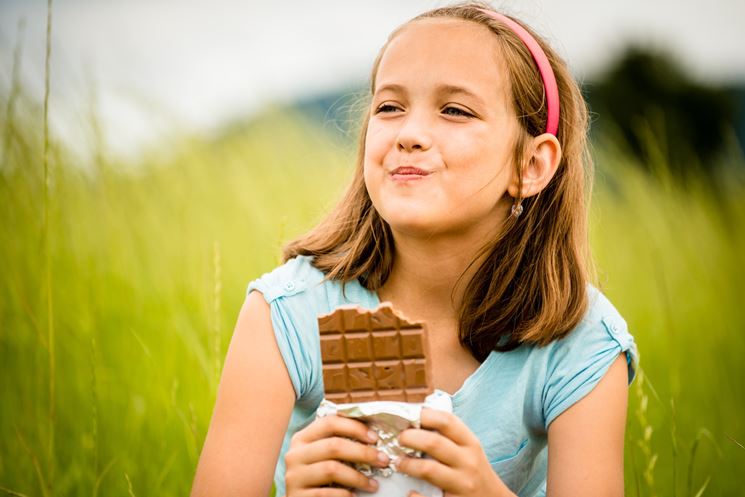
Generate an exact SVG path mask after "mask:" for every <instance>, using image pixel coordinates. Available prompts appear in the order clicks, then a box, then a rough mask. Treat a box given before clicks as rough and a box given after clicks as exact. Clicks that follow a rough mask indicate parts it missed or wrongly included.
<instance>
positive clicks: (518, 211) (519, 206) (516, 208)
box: [510, 201, 523, 218]
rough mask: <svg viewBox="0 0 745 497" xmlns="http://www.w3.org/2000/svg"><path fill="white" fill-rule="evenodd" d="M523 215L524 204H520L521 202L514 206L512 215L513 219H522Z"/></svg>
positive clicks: (511, 211)
mask: <svg viewBox="0 0 745 497" xmlns="http://www.w3.org/2000/svg"><path fill="white" fill-rule="evenodd" d="M522 213H523V204H521V203H519V201H518V203H516V204H512V209H511V210H510V215H511V216H512V217H515V218H517V217H520V214H522Z"/></svg>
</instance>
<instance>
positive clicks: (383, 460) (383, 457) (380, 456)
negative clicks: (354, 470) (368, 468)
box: [378, 452, 388, 464]
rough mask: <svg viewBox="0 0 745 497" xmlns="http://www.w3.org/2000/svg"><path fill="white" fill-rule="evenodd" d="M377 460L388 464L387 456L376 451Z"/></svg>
mask: <svg viewBox="0 0 745 497" xmlns="http://www.w3.org/2000/svg"><path fill="white" fill-rule="evenodd" d="M378 461H380V462H381V463H384V464H388V456H387V455H386V454H384V453H383V452H378Z"/></svg>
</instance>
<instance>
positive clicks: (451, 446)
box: [398, 408, 515, 497]
mask: <svg viewBox="0 0 745 497" xmlns="http://www.w3.org/2000/svg"><path fill="white" fill-rule="evenodd" d="M421 425H422V428H429V430H424V429H414V428H410V429H408V430H404V431H403V432H401V434H400V435H399V437H398V440H399V442H400V443H401V445H403V446H405V447H411V448H412V449H417V450H421V451H423V452H425V453H426V454H427V455H429V456H430V457H432V458H433V459H419V458H413V457H406V458H403V459H402V460H401V461H400V462H399V464H398V470H399V471H400V472H402V473H406V474H407V475H410V476H413V477H415V478H420V479H422V480H426V481H428V482H430V483H431V484H433V485H436V486H438V487H439V488H441V489H442V490H443V492H444V493H445V496H446V497H474V496H479V497H491V496H494V497H502V496H511V495H515V494H513V493H512V492H511V491H510V490H509V488H507V486H506V485H505V484H504V482H503V481H502V480H501V479H500V478H499V476H498V475H497V474H496V473H495V472H494V470H493V469H492V468H491V465H490V464H489V460H488V459H487V457H486V454H485V453H484V449H482V448H481V444H480V443H479V440H478V438H476V435H474V434H473V432H472V431H471V430H470V429H469V428H468V427H467V426H466V425H465V423H463V421H461V420H460V419H459V418H458V417H457V416H456V415H454V414H451V413H448V412H443V411H438V410H435V409H426V408H425V409H422V416H421ZM430 430H437V431H430ZM409 497H421V495H420V494H418V493H416V492H413V491H412V492H411V493H410V494H409Z"/></svg>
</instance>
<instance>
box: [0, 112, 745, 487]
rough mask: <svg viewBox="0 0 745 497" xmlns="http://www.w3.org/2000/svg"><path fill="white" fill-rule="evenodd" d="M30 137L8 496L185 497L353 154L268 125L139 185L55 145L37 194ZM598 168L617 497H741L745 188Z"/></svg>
mask: <svg viewBox="0 0 745 497" xmlns="http://www.w3.org/2000/svg"><path fill="white" fill-rule="evenodd" d="M6 103H7V102H3V104H4V107H6V105H5V104H6ZM38 117H39V115H38V112H36V113H35V112H31V111H29V113H28V118H29V121H28V122H25V121H23V120H21V119H15V118H13V119H10V120H9V119H8V118H7V115H6V119H5V122H4V123H3V128H2V129H3V136H4V141H3V144H4V147H3V149H2V151H1V152H2V156H1V158H2V163H1V165H0V206H2V207H0V272H1V273H2V280H1V281H2V283H0V388H1V391H2V402H1V403H0V417H1V422H0V487H1V488H0V495H2V494H3V492H4V493H5V494H8V495H25V496H29V497H30V496H51V495H69V496H83V495H85V496H97V495H100V496H119V495H121V496H154V495H158V496H183V495H188V492H189V489H190V485H191V481H192V478H193V474H194V470H195V466H196V463H197V460H198V457H199V452H200V449H201V445H202V443H203V440H204V436H205V433H206V429H207V425H208V422H209V419H210V415H211V409H212V406H213V404H214V396H215V390H216V386H217V383H218V379H219V374H220V368H221V363H222V360H223V358H224V355H225V352H226V347H227V344H228V342H229V340H230V336H231V332H232V327H233V325H234V322H235V319H236V317H237V313H238V310H239V308H240V306H241V303H242V301H243V298H244V292H245V288H246V285H247V283H248V282H249V281H250V280H251V279H253V278H255V277H257V276H259V275H260V274H261V273H262V272H264V271H267V270H269V269H271V268H272V267H273V266H275V265H276V264H277V263H278V262H279V259H278V255H279V248H280V246H281V245H282V244H283V243H284V242H286V241H288V240H289V239H291V238H292V237H293V236H296V235H297V234H299V233H301V232H302V231H304V230H306V229H308V228H309V227H310V226H312V225H313V223H314V222H316V221H317V220H318V219H319V218H320V216H321V215H322V213H323V212H325V211H326V210H327V209H328V207H329V206H330V205H331V204H332V203H333V201H334V199H335V198H337V197H338V195H339V193H340V192H341V191H342V189H343V185H344V184H345V182H346V180H347V179H348V178H349V174H350V165H351V163H352V153H351V152H350V150H348V149H347V148H345V147H344V146H342V145H341V144H339V143H338V142H336V141H334V140H332V139H331V138H330V137H329V136H327V135H325V134H323V133H322V131H321V130H319V129H318V128H315V127H314V126H313V125H311V124H309V123H307V122H306V121H304V120H303V119H302V118H300V117H298V116H293V115H291V114H288V113H283V112H268V113H267V114H266V115H265V116H264V117H263V118H262V119H260V120H258V121H256V122H255V123H254V124H252V125H250V126H247V127H245V128H241V129H239V130H236V131H234V132H233V133H231V134H229V135H226V136H225V137H224V138H222V139H220V140H207V139H204V138H199V137H183V138H182V139H179V140H178V141H176V140H174V141H173V142H169V143H165V144H163V146H162V148H161V149H159V150H154V151H152V152H150V153H148V154H146V156H145V157H144V158H143V159H142V160H141V161H139V162H138V163H136V164H130V163H121V162H117V161H114V160H111V159H107V157H106V154H105V150H103V149H97V152H98V153H97V154H94V155H95V156H96V157H98V159H97V160H95V161H94V163H93V166H92V167H82V166H80V165H79V164H78V161H77V160H76V159H75V158H74V157H72V156H70V155H69V154H67V153H66V152H65V147H64V145H63V144H59V143H55V142H54V141H52V146H51V149H50V155H49V163H48V178H47V179H48V189H47V190H46V191H45V188H44V184H45V174H44V163H43V157H42V151H43V143H42V138H43V137H42V136H41V133H40V132H37V131H36V130H38V129H40V126H38V124H36V123H38V122H39V121H38V120H37V118H38ZM93 147H94V148H95V147H96V145H95V143H94V145H93ZM596 156H597V160H598V164H599V171H598V175H597V181H596V190H595V193H594V201H593V207H592V216H591V217H592V244H593V249H594V254H595V256H596V260H597V265H598V269H599V271H598V272H599V277H600V284H601V287H602V288H603V290H604V291H605V292H606V294H607V295H608V296H609V297H610V298H611V300H612V301H613V302H614V303H615V304H616V306H617V307H618V308H619V310H620V311H621V313H622V314H623V315H624V316H625V317H626V319H627V321H628V322H629V326H630V330H631V331H632V333H633V334H634V335H635V337H636V340H637V343H638V345H639V350H640V354H641V365H642V373H641V375H640V377H639V379H638V380H637V381H636V382H635V383H634V385H633V386H632V389H631V392H630V394H631V395H630V407H629V419H628V429H627V444H626V487H627V495H630V496H634V495H640V496H691V497H693V496H694V495H710V496H729V495H733V496H734V495H742V490H741V489H740V486H741V483H740V482H741V471H742V467H743V464H745V449H743V448H742V446H741V445H739V444H742V443H743V442H745V416H744V415H743V407H745V384H744V383H743V382H742V380H737V378H742V377H743V376H744V373H745V366H743V362H742V357H743V354H745V305H743V303H744V302H743V294H745V195H743V194H745V187H743V184H742V182H739V183H738V182H737V181H734V180H733V181H731V182H729V183H728V184H729V185H730V187H729V188H728V189H721V188H720V189H715V190H712V189H711V188H708V187H705V186H700V187H695V188H689V189H685V190H684V189H682V188H680V187H677V186H675V184H674V183H673V182H671V181H665V180H664V179H663V180H652V179H650V177H648V176H646V175H644V174H642V173H640V172H639V171H638V169H637V168H635V167H633V165H632V164H630V163H628V162H627V161H625V160H624V159H623V158H622V157H623V155H622V154H619V153H617V152H612V151H611V149H610V147H600V146H599V147H598V150H597V153H596ZM45 213H48V217H47V218H46V221H45Z"/></svg>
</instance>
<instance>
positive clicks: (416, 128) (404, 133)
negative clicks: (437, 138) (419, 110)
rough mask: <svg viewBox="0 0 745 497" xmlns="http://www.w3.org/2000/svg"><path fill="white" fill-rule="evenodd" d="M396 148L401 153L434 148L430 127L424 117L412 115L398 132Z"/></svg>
mask: <svg viewBox="0 0 745 497" xmlns="http://www.w3.org/2000/svg"><path fill="white" fill-rule="evenodd" d="M396 146H397V147H398V150H400V151H406V152H413V151H414V150H420V151H424V150H428V149H429V148H430V147H431V146H432V134H431V133H430V125H429V124H428V123H427V120H426V119H425V117H424V116H421V115H417V114H415V113H411V114H409V115H408V116H407V117H406V120H405V121H404V123H403V124H402V125H401V129H399V130H398V137H397V138H396Z"/></svg>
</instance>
